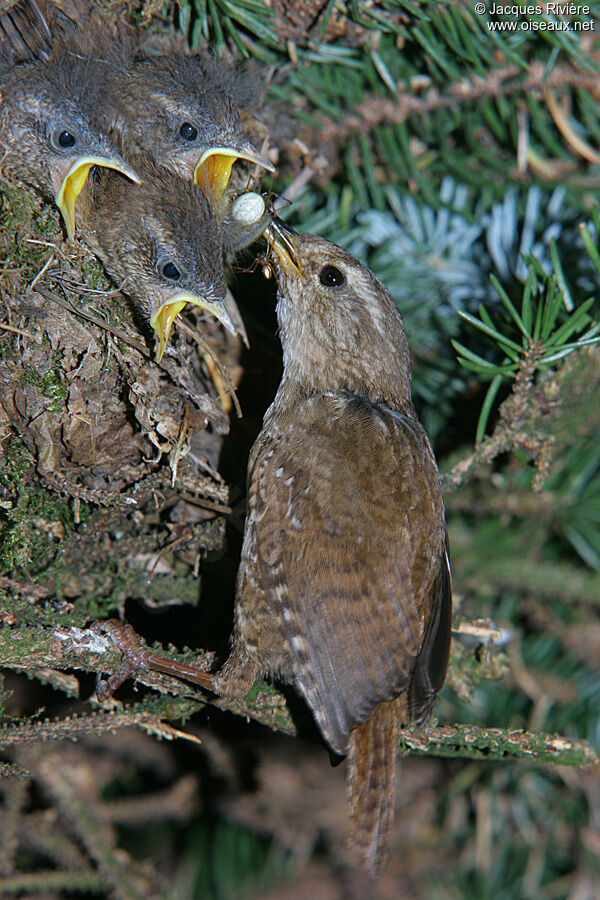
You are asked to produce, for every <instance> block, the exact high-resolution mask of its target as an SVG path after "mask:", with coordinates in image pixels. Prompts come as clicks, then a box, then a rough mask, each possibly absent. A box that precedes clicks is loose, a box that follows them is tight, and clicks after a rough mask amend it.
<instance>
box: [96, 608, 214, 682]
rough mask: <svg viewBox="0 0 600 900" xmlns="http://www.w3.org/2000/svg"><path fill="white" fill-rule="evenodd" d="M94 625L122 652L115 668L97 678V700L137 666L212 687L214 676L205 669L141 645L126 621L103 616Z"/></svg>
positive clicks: (136, 668)
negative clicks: (121, 658)
mask: <svg viewBox="0 0 600 900" xmlns="http://www.w3.org/2000/svg"><path fill="white" fill-rule="evenodd" d="M98 625H99V627H100V628H101V630H102V631H104V632H105V634H108V635H109V637H110V638H111V639H112V641H113V643H114V644H115V646H116V647H118V649H119V650H120V651H121V653H122V654H123V661H122V662H121V665H120V666H119V668H118V669H117V671H116V672H115V673H114V674H113V675H111V676H110V677H109V678H107V679H106V680H105V681H103V680H102V679H100V680H99V681H98V683H97V685H96V694H97V696H98V699H99V700H107V699H108V698H109V697H111V696H112V695H113V694H114V692H115V691H116V690H117V689H118V688H119V687H120V686H121V685H122V684H123V682H124V681H126V680H127V679H128V678H129V677H130V676H131V675H133V673H134V672H136V671H137V670H138V669H149V670H151V671H153V672H162V673H163V674H164V675H174V676H175V677H176V678H183V679H185V680H186V681H191V682H193V683H194V684H199V685H200V686H201V687H203V688H206V689H207V690H214V688H213V682H214V679H213V676H212V675H211V674H210V673H209V672H205V671H203V670H202V669H199V668H197V667H196V666H190V665H187V664H186V663H179V662H176V661H175V660H172V659H169V658H168V657H165V656H159V655H158V654H157V653H152V652H151V651H150V650H147V649H146V648H145V647H143V646H142V643H141V638H140V637H139V635H138V634H136V632H135V631H134V630H133V628H132V627H131V625H128V624H127V623H126V622H119V621H118V619H107V620H106V621H105V622H99V623H98Z"/></svg>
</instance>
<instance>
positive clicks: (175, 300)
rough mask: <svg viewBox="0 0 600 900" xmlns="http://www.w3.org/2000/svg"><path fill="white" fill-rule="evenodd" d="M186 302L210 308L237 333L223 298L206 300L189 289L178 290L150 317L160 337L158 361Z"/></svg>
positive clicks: (209, 310) (232, 331)
mask: <svg viewBox="0 0 600 900" xmlns="http://www.w3.org/2000/svg"><path fill="white" fill-rule="evenodd" d="M186 303H191V304H192V306H200V307H201V308H202V309H206V310H208V312H210V313H212V314H213V316H216V317H217V319H218V320H219V322H222V323H223V325H224V326H225V328H227V330H228V331H230V332H231V333H232V334H237V331H236V330H235V325H234V324H233V322H232V321H231V318H230V317H229V313H228V312H227V310H226V309H225V304H224V303H223V301H222V300H205V299H204V297H197V296H196V295H195V294H188V293H187V291H178V293H176V294H173V296H172V297H169V299H168V300H165V302H164V303H161V305H160V306H159V307H158V309H157V310H156V312H155V313H154V314H153V315H152V318H151V319H150V324H151V325H152V328H153V329H154V331H155V332H156V336H157V338H158V347H157V348H156V362H160V361H161V359H162V358H163V355H164V352H165V348H166V346H167V341H168V340H169V335H170V334H171V328H172V327H173V322H174V321H175V319H176V318H177V315H178V314H179V313H180V312H181V310H182V309H183V307H184V306H185V305H186Z"/></svg>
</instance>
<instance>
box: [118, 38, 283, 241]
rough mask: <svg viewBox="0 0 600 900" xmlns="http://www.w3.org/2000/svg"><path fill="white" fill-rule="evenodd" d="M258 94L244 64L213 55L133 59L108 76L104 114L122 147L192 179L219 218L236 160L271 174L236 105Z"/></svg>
mask: <svg viewBox="0 0 600 900" xmlns="http://www.w3.org/2000/svg"><path fill="white" fill-rule="evenodd" d="M259 93H260V92H259V91H258V83H257V81H256V79H255V78H253V77H251V75H250V73H249V72H248V71H247V70H246V69H244V68H242V67H239V66H232V65H228V64H226V63H224V62H222V61H220V60H218V59H216V58H214V57H208V56H207V57H199V56H184V55H183V54H176V55H173V56H158V57H148V58H140V59H137V60H136V61H134V63H133V64H131V65H130V66H129V67H128V70H127V72H126V74H124V75H123V73H120V72H118V73H116V74H115V76H114V77H113V78H111V80H110V82H109V85H108V100H109V103H110V106H111V109H110V110H108V111H107V114H109V115H113V117H114V118H113V121H112V123H111V125H112V127H113V128H114V129H115V130H116V131H117V132H118V134H119V135H120V138H121V140H122V142H123V147H124V149H125V150H126V151H130V150H132V149H133V150H136V149H137V150H138V151H139V149H143V150H144V151H146V152H148V153H149V154H150V155H151V156H152V157H153V159H154V161H155V162H157V163H159V164H160V165H163V166H167V168H169V169H171V170H172V171H173V172H177V173H178V174H179V175H181V176H182V177H183V178H187V179H189V180H190V181H194V182H195V183H196V184H197V185H198V186H199V187H200V188H201V189H202V191H203V192H204V194H205V195H206V197H208V199H209V200H210V202H211V205H212V207H213V210H214V212H215V214H216V215H217V217H218V218H219V219H220V220H223V219H224V218H225V217H226V215H227V203H226V199H225V196H226V192H227V187H228V184H229V179H230V177H231V170H232V166H233V164H234V163H235V161H236V160H238V159H239V160H244V161H247V162H249V163H252V164H255V165H258V166H261V167H262V168H264V169H268V170H270V171H273V166H272V165H271V163H270V162H269V160H267V159H266V158H265V157H263V156H261V155H260V153H259V152H258V151H257V149H256V148H255V147H254V146H253V145H252V143H251V141H250V139H249V137H248V136H247V134H246V132H245V130H244V127H243V125H242V120H241V118H240V111H239V108H240V107H241V106H244V105H247V104H249V103H250V102H251V100H254V99H256V96H257V95H258V94H259ZM265 224H266V223H265Z"/></svg>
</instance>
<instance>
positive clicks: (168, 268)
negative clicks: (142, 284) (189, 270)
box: [162, 262, 181, 281]
mask: <svg viewBox="0 0 600 900" xmlns="http://www.w3.org/2000/svg"><path fill="white" fill-rule="evenodd" d="M162 273H163V275H164V276H165V278H170V279H171V281H177V279H178V278H181V272H180V271H179V269H178V268H177V266H176V265H175V264H174V263H172V262H168V263H165V264H164V266H163V267H162Z"/></svg>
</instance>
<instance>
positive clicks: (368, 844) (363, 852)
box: [347, 697, 403, 877]
mask: <svg viewBox="0 0 600 900" xmlns="http://www.w3.org/2000/svg"><path fill="white" fill-rule="evenodd" d="M402 699H403V698H402V697H398V698H396V700H392V701H391V702H389V703H380V704H379V705H378V706H377V707H376V708H375V712H374V713H373V715H372V716H371V718H370V719H368V720H367V721H366V722H363V723H362V724H361V725H358V726H357V727H356V728H355V729H354V730H353V731H352V733H351V734H350V745H349V753H348V762H349V766H348V775H347V779H348V797H349V803H350V835H349V838H348V848H349V850H350V855H351V860H352V862H353V864H354V865H358V866H360V867H361V868H363V869H365V870H366V871H367V872H368V873H369V875H372V876H374V877H375V876H377V875H379V874H380V872H381V870H382V869H383V867H384V865H385V863H386V861H387V857H388V853H389V849H390V836H391V832H392V826H393V824H394V799H395V795H396V790H395V788H396V756H397V754H398V740H399V734H398V732H399V725H400V703H401V701H402Z"/></svg>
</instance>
